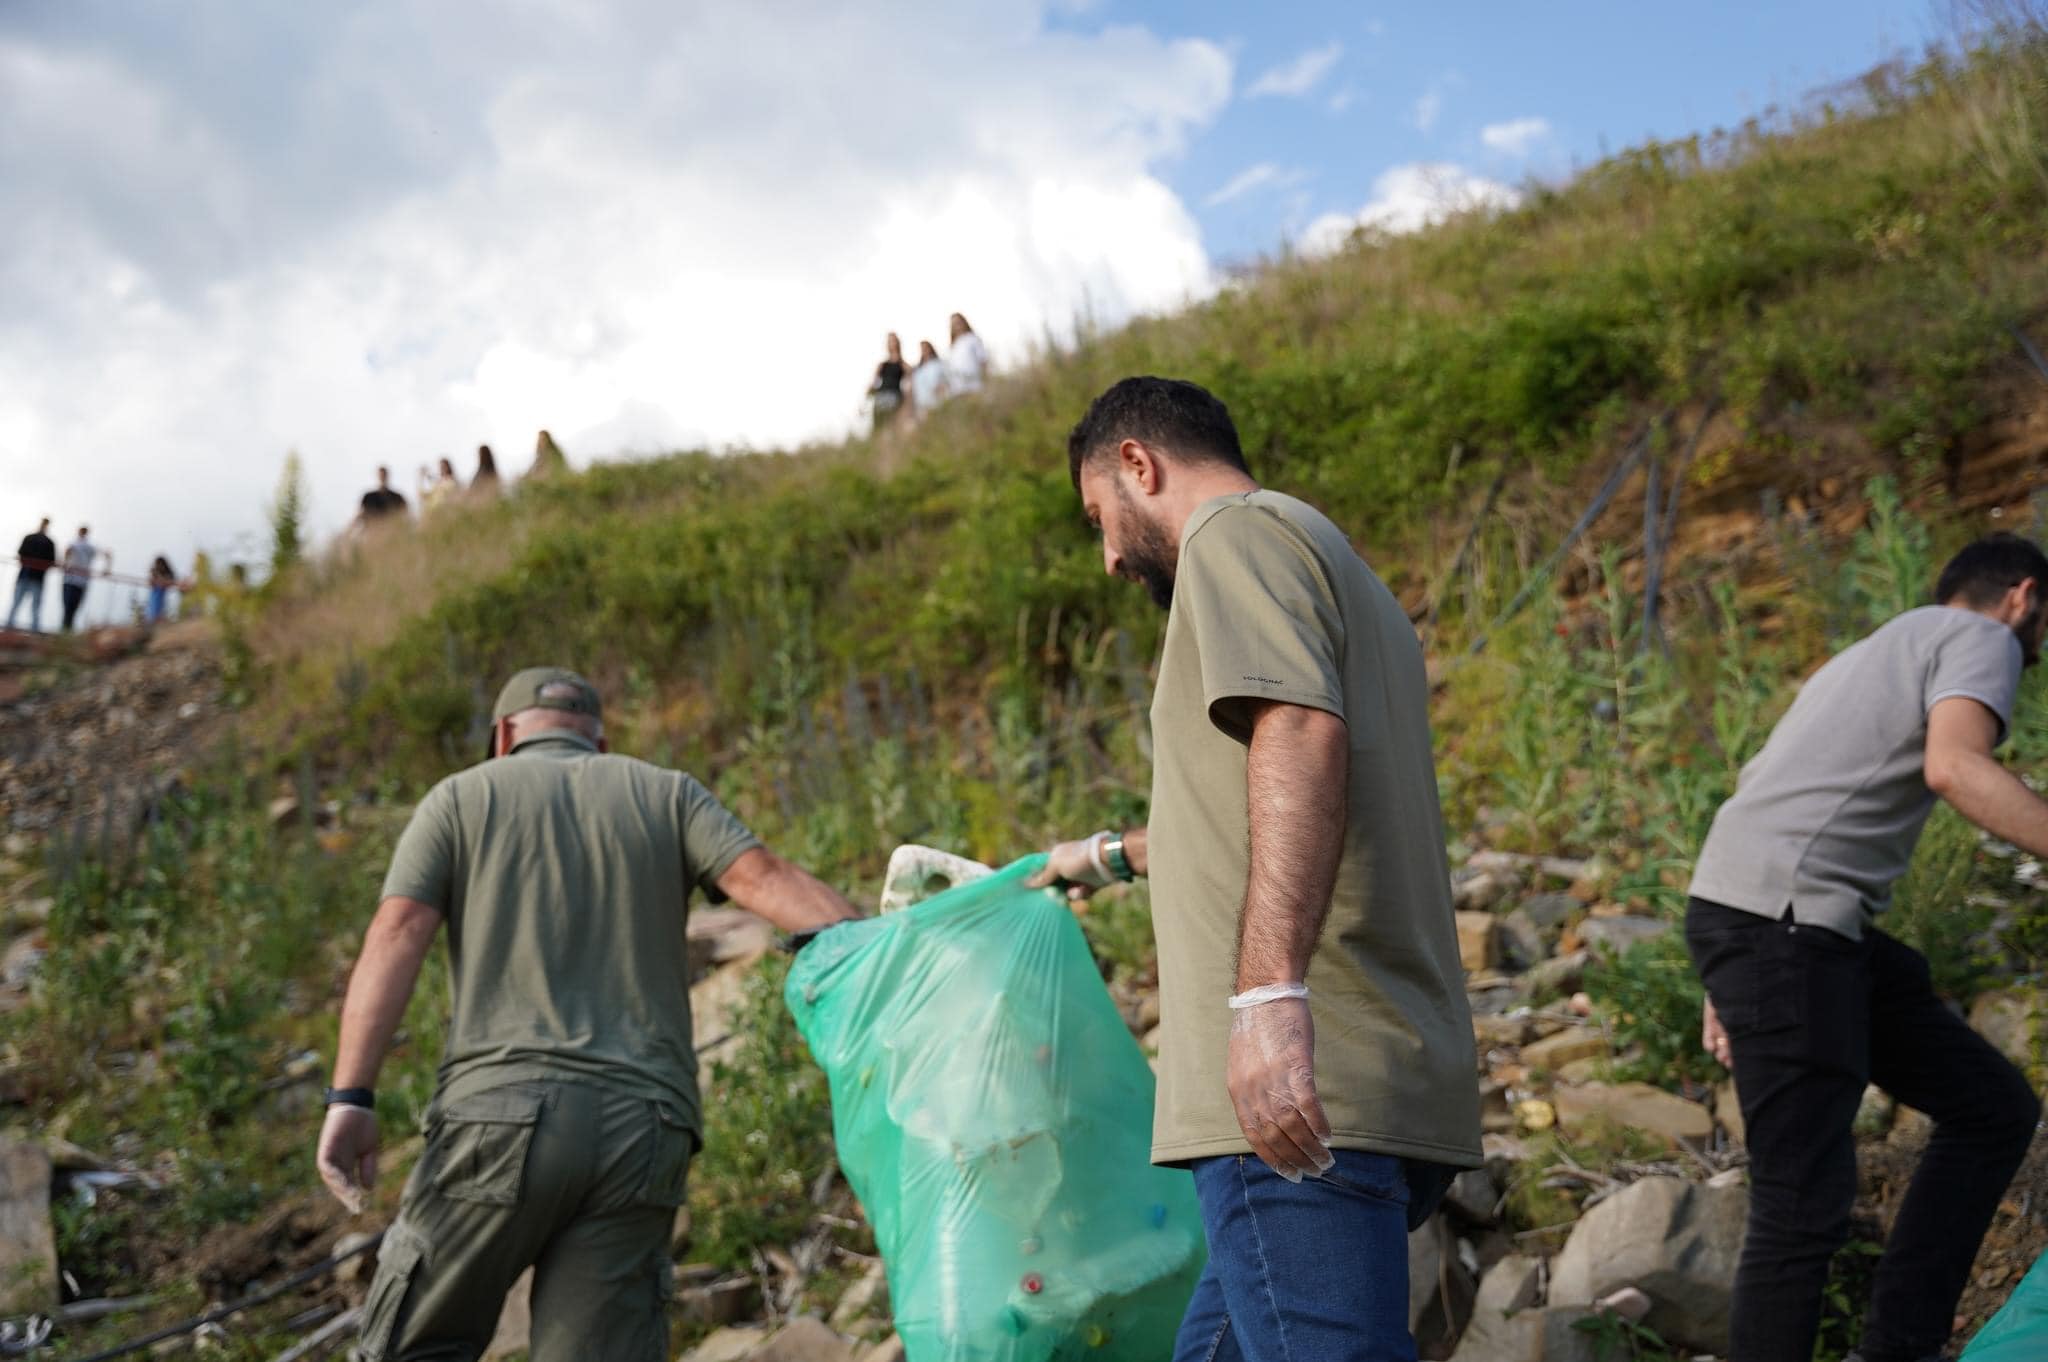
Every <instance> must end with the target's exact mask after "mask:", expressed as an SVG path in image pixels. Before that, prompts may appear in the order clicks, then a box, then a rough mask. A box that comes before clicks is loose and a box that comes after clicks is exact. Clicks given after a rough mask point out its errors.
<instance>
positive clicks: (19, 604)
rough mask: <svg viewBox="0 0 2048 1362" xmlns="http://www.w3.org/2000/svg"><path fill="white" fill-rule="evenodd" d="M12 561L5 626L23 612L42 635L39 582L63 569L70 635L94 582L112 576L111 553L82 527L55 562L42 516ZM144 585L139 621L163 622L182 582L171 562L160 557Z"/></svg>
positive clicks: (65, 620) (65, 628)
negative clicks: (11, 586) (145, 593)
mask: <svg viewBox="0 0 2048 1362" xmlns="http://www.w3.org/2000/svg"><path fill="white" fill-rule="evenodd" d="M15 563H16V570H15V574H14V598H13V599H12V600H11V601H10V602H9V603H8V606H7V627H8V628H9V629H12V628H14V622H15V620H16V619H18V618H19V617H20V616H21V615H23V614H24V613H26V614H27V616H28V627H29V631H30V632H31V633H41V632H42V630H43V579H44V578H45V577H46V576H48V575H49V573H50V572H51V571H52V570H61V572H62V574H63V587H62V592H61V600H62V603H63V610H64V617H63V624H62V629H63V632H65V633H67V634H68V633H70V632H71V631H72V630H73V629H74V628H76V627H77V624H78V617H79V614H80V612H82V611H83V610H84V609H85V594H86V591H87V589H88V588H89V587H91V585H92V580H93V578H94V577H96V576H97V577H107V576H109V575H111V573H112V572H113V566H114V555H113V554H112V553H111V552H110V551H108V550H106V549H103V548H101V547H100V546H99V545H97V544H95V543H93V542H92V530H91V528H90V527H88V526H85V525H80V526H79V527H78V537H77V538H76V539H74V540H72V541H71V542H70V543H69V544H67V545H66V546H65V548H64V556H63V558H62V559H59V558H58V556H57V543H56V541H55V540H53V539H51V538H50V518H49V517H48V516H44V517H43V518H42V521H41V522H40V523H39V524H37V526H36V527H35V529H33V530H31V531H30V532H29V533H28V534H26V535H24V536H22V540H21V546H20V547H19V548H18V549H17V550H16V551H15ZM143 584H144V585H146V586H147V587H148V588H149V596H148V603H147V605H146V606H144V608H143V618H144V622H145V623H147V624H152V625H153V624H156V623H158V622H159V621H161V620H162V619H163V617H164V615H165V613H166V611H168V610H169V608H170V595H171V592H173V591H175V590H178V589H180V588H181V587H183V586H184V585H185V584H184V583H183V582H182V581H180V580H179V578H178V574H177V571H176V569H174V568H172V566H171V562H170V559H168V558H166V557H164V556H163V555H162V554H159V555H157V559H156V561H155V562H153V563H151V564H150V565H149V576H148V577H147V578H146V579H144V582H143Z"/></svg>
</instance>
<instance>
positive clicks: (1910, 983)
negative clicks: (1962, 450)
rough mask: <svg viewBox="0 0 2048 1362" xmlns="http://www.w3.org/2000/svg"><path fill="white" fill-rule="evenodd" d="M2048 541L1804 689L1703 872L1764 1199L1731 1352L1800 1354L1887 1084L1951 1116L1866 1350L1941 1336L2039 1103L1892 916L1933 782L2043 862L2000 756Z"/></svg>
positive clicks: (1753, 1212)
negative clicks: (1866, 1114) (1865, 1122)
mask: <svg viewBox="0 0 2048 1362" xmlns="http://www.w3.org/2000/svg"><path fill="white" fill-rule="evenodd" d="M2044 591H2048V556H2044V555H2043V554H2042V553H2041V551H2040V550H2039V549H2038V548H2036V547H2035V546H2034V545H2033V544H2032V543H2029V542H2028V541H2026V540H2024V539H2020V538H2017V537H2015V536H2013V535H2004V534H2001V535H1993V536H1991V537H1989V538H1987V539H1980V540H1978V541H1977V542H1976V543H1974V544H1972V545H1970V546H1969V547H1968V548H1966V549H1964V550H1963V551H1962V552H1961V553H1959V554H1957V555H1956V557H1955V558H1954V560H1953V561H1951V562H1950V563H1949V565H1948V566H1947V567H1946V568H1944V569H1943V571H1942V574H1941V581H1940V583H1939V585H1938V586H1937V588H1936V591H1935V598H1936V599H1937V600H1938V601H1940V604H1939V605H1931V606H1925V607H1923V608H1921V609H1918V610H1909V611H1907V612H1906V613H1905V614H1903V615H1901V616H1899V617H1898V618H1897V619H1894V620H1892V621H1891V622H1890V623H1889V624H1886V625H1885V626H1883V627H1882V628H1880V629H1879V630H1877V631H1876V632H1875V633H1873V634H1871V635H1870V636H1869V637H1868V638H1865V639H1863V640H1862V641H1861V642H1858V643H1856V644H1854V645H1852V646H1851V647H1849V648H1847V649H1845V650H1844V651H1843V652H1842V653H1841V654H1840V655H1839V656H1837V657H1835V658H1834V659H1833V660H1832V661H1830V662H1828V663H1827V665H1825V666H1823V667H1822V668H1821V669H1820V670H1819V671H1817V672H1815V673H1814V674H1813V676H1812V677H1811V678H1810V679H1809V680H1808V681H1807V682H1806V684H1805V686H1804V687H1803V688H1802V689H1801V690H1800V692H1799V696H1798V698H1797V699H1796V700H1794V701H1793V702H1792V707H1791V709H1790V710H1789V711H1787V713H1786V715H1785V717H1784V718H1783V719H1782V720H1780V721H1779V723H1778V726H1777V728H1776V730H1775V731H1773V732H1772V734H1771V737H1770V740H1769V741H1768V742H1766V743H1765V744H1764V749H1763V751H1762V752H1760V753H1758V754H1757V756H1756V758H1755V760H1753V761H1751V762H1750V763H1749V765H1748V766H1746V767H1744V768H1743V771H1742V778H1741V780H1740V781H1739V782H1738V784H1737V787H1736V791H1735V794H1734V796H1733V797H1732V798H1731V799H1729V800H1728V802H1727V803H1726V804H1723V805H1722V806H1721V809H1720V812H1719V813H1718V814H1716V815H1715V818H1714V825H1713V829H1712V831H1710V832H1709V833H1708V834H1707V841H1706V845H1705V846H1704V847H1703V848H1701V851H1700V856H1699V864H1698V867H1697V869H1696V870H1695V872H1694V875H1693V881H1692V889H1691V894H1692V904H1691V907H1690V909H1689V911H1688V913H1687V915H1686V924H1685V927H1686V943H1687V945H1688V946H1689V947H1690V948H1691V951H1692V957H1693V962H1694V963H1695V964H1696V965H1697V966H1698V967H1699V971H1700V975H1701V977H1702V978H1703V979H1704V980H1705V981H1706V986H1707V995H1708V1004H1707V1010H1706V1018H1705V1028H1704V1029H1705V1041H1706V1044H1707V1046H1708V1048H1709V1049H1710V1050H1712V1051H1713V1052H1714V1055H1715V1057H1716V1058H1718V1059H1719V1060H1721V1062H1722V1063H1724V1064H1727V1065H1729V1067H1731V1068H1732V1069H1733V1070H1734V1072H1735V1083H1736V1088H1737V1091H1738V1092H1739V1093H1740V1096H1741V1101H1742V1117H1743V1121H1744V1123H1745V1125H1746V1127H1747V1136H1748V1144H1749V1157H1750V1184H1751V1193H1750V1210H1749V1228H1748V1234H1747V1236H1746V1238H1745V1240H1744V1243H1743V1249H1742V1265H1741V1267H1740V1269H1739V1270H1738V1272H1737V1274H1736V1281H1735V1303H1734V1308H1733V1311H1732V1318H1731V1320H1730V1338H1731V1349H1730V1355H1731V1356H1733V1357H1736V1358H1740V1359H1742V1362H1779V1359H1785V1360H1786V1362H1794V1360H1796V1362H1807V1359H1808V1358H1810V1357H1811V1356H1812V1355H1813V1345H1814V1337H1815V1333H1816V1331H1817V1329H1818V1327H1819V1319H1820V1307H1821V1292H1822V1288H1823V1287H1824V1285H1825V1284H1826V1281H1827V1275H1828V1263H1829V1260H1830V1259H1831V1258H1832V1257H1833V1255H1834V1253H1835V1250H1837V1249H1838V1248H1840V1247H1841V1245H1842V1244H1843V1242H1844V1241H1845V1240H1846V1239H1847V1237H1848V1230H1849V1211H1850V1207H1851V1205H1852V1203H1853V1202H1854V1200H1855V1196H1856V1148H1855V1143H1854V1139H1853V1136H1852V1133H1851V1125H1852V1123H1853V1122H1854V1119H1855V1115H1856V1108H1857V1105H1858V1103H1859V1102H1860V1101H1861V1100H1862V1096H1863V1091H1864V1088H1865V1087H1866V1086H1867V1085H1868V1084H1870V1083H1873V1082H1874V1083H1876V1084H1877V1085H1878V1086H1879V1087H1880V1088H1882V1089H1884V1090H1885V1091H1886V1092H1888V1093H1890V1094H1891V1095H1892V1096H1893V1097H1895V1098H1897V1099H1898V1100H1900V1101H1901V1102H1904V1103H1906V1104H1907V1105H1908V1106H1911V1107H1914V1108H1916V1109H1918V1110H1920V1111H1923V1112H1925V1113H1927V1114H1928V1115H1929V1116H1931V1117H1932V1118H1934V1121H1935V1129H1934V1135H1933V1137H1932V1138H1931V1139H1930V1140H1929V1141H1928V1145H1927V1150H1926V1153H1925V1154H1924V1155H1923V1156H1922V1158H1921V1161H1920V1167H1919V1169H1918V1171H1917V1172H1916V1173H1915V1175H1914V1178H1913V1183H1912V1186H1911V1187H1910V1188H1909V1189H1908V1191H1907V1193H1906V1198H1905V1201H1904V1203H1903V1204H1902V1205H1901V1207H1900V1209H1899V1214H1898V1217H1897V1220H1896V1221H1895V1223H1894V1224H1893V1227H1892V1234H1891V1240H1890V1243H1889V1244H1888V1245H1887V1246H1886V1248H1885V1253H1884V1257H1883V1259H1882V1260H1881V1261H1880V1262H1879V1264H1878V1269H1877V1275H1876V1279H1875V1282H1874V1284H1873V1286H1872V1291H1871V1301H1870V1310H1869V1313H1868V1315H1867V1316H1866V1318H1865V1324H1864V1334H1863V1341H1862V1347H1861V1351H1860V1353H1858V1354H1856V1355H1855V1356H1857V1357H1860V1358H1861V1359H1863V1362H1920V1360H1921V1359H1926V1358H1934V1357H1936V1356H1938V1355H1939V1354H1940V1352H1941V1349H1942V1345H1943V1344H1944V1342H1945V1341H1946V1340H1947V1338H1948V1335H1949V1329H1950V1325H1951V1322H1952V1320H1953V1316H1954V1312H1955V1306H1956V1301H1957V1299H1958V1298H1959V1297H1960V1296H1961V1294H1962V1289H1963V1284H1964V1281H1965V1279H1966V1278H1967V1276H1968V1273H1969V1270H1970V1264H1971V1261H1972V1260H1973V1259H1974V1258H1975V1256H1976V1253H1977V1245H1978V1243H1979V1241H1980V1240H1981V1239H1982V1238H1983V1236H1984V1231H1985V1229H1986V1227H1987V1226H1988V1225H1989V1224H1990V1223H1991V1216H1992V1213H1993V1212H1994V1211H1995V1210H1996V1209H1997V1206H1998V1202H1999V1198H2000V1197H2001V1196H2003V1195H2004V1193H2005V1188H2006V1184H2007V1183H2008V1182H2010V1181H2011V1179H2012V1175H2013V1172H2014V1170H2016V1169H2017V1168H2018V1167H2019V1163H2020V1160H2021V1159H2022V1158H2023V1157H2024V1156H2025V1154H2026V1150H2027V1146H2028V1143H2029V1142H2030V1141H2031V1139H2032V1137H2033V1132H2034V1126H2035V1123H2036V1121H2037V1120H2038V1119H2039V1117H2040V1114H2041V1106H2040V1102H2039V1099H2038V1098H2037V1097H2036V1096H2035V1094H2034V1093H2033V1091H2032V1090H2031V1089H2030V1088H2029V1087H2028V1086H2027V1081H2026V1079H2025V1077H2024V1076H2023V1075H2021V1073H2020V1072H2019V1070H2017V1069H2016V1068H2014V1067H2013V1065H2012V1064H2011V1063H2009V1062H2008V1061H2007V1060H2006V1059H2005V1058H2004V1056H2002V1055H2000V1054H1999V1053H1998V1051H1997V1050H1996V1049H1994V1048H1993V1047H1992V1046H1991V1045H1990V1044H1988V1043H1987V1042H1986V1041H1984V1040H1983V1039H1982V1038H1981V1037H1979V1036H1978V1035H1977V1034H1976V1033H1975V1032H1974V1031H1972V1030H1971V1029H1970V1028H1969V1026H1968V1025H1966V1024H1965V1023H1964V1022H1963V1021H1962V1020H1961V1019H1960V1018H1959V1017H1957V1016H1956V1014H1955V1013H1954V1012H1953V1011H1951V1010H1950V1009H1949V1007H1948V1006H1947V1005H1946V1004H1944V1003H1943V1002H1942V1000H1941V999H1940V998H1938V997H1937V996H1936V995H1935V992H1934V988H1933V985H1932V983H1931V982H1930V980H1929V976H1928V968H1927V961H1926V960H1925V959H1924V958H1922V957H1921V956H1920V955H1919V954H1918V953H1917V952H1916V951H1914V950H1912V949H1911V948H1910V947H1907V946H1905V945H1904V944H1902V943H1900V942H1899V941H1897V940H1894V939H1893V938H1892V937H1890V936H1887V935H1886V934H1885V933H1883V932H1882V931H1879V930H1878V929H1877V927H1876V926H1875V921H1876V919H1877V917H1878V916H1879V915H1880V914H1881V913H1882V912H1883V911H1884V909H1885V907H1886V905H1887V903H1888V901H1889V899H1890V897H1891V889H1892V884H1893V883H1894V882H1895V881H1896V880H1897V879H1898V878H1899V876H1900V875H1902V874H1904V873H1905V870H1906V867H1907V865H1908V864H1909V863H1910V862H1911V861H1912V858H1913V848H1914V844H1915V843H1916V842H1918V840H1919V838H1920V830H1921V827H1922V826H1923V825H1924V824H1925V823H1926V821H1927V815H1928V814H1929V813H1930V812H1931V811H1932V809H1933V807H1934V801H1935V798H1936V797H1937V796H1939V797H1940V798H1943V799H1946V800H1947V801H1948V802H1949V803H1950V804H1951V805H1953V806H1954V807H1955V809H1956V811H1957V812H1959V813H1961V814H1962V815H1963V816H1964V817H1965V818H1968V819H1969V820H1971V821H1972V822H1974V823H1976V824H1977V825H1979V826H1980V827H1982V828H1984V829H1985V830H1986V831H1988V832H1990V833H1991V834H1993V835H1994V836H1997V837H2002V838H2004V839H2006V840H2007V841H2009V842H2012V843H2014V844H2015V845H2017V846H2019V847H2021V848H2022V849H2024V850H2026V851H2028V852H2031V853H2033V854H2035V855H2037V856H2043V855H2048V802H2044V801H2043V800H2042V799H2041V798H2040V797H2038V796H2037V795H2035V794H2034V793H2033V791H2031V790H2029V789H2028V788H2027V787H2026V786H2025V785H2024V784H2022V783H2021V781H2020V779H2019V778H2018V777H2017V776H2015V775H2014V774H2013V773H2012V772H2010V771H2008V770H2007V769H2006V768H2005V767H2004V766H2002V765H2000V764H1999V762H1998V760H1997V759H1996V758H1995V757H1993V756H1992V749H1993V748H1995V747H1996V746H1997V745H1998V744H1999V743H2000V742H2002V741H2003V740H2004V737H2005V734H2006V732H2007V730H2008V729H2009V727H2010V725H2011V722H2012V709H2013V702H2014V698H2015V696H2016V695H2017V693H2018V690H2019V682H2020V671H2021V669H2022V668H2023V667H2026V666H2030V665H2032V664H2033V662H2034V661H2035V660H2036V657H2037V655H2038V652H2039V649H2040V646H2041V636H2042V632H2043V626H2044V622H2048V600H2044V595H2043V593H2044Z"/></svg>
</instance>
